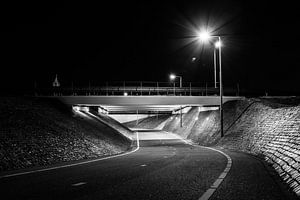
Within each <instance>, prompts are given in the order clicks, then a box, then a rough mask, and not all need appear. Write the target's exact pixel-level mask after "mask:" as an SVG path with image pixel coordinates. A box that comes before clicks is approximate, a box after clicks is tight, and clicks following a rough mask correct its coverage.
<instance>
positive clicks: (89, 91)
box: [88, 81, 91, 96]
mask: <svg viewBox="0 0 300 200" xmlns="http://www.w3.org/2000/svg"><path fill="white" fill-rule="evenodd" d="M88 94H89V96H90V95H91V81H89V93H88Z"/></svg>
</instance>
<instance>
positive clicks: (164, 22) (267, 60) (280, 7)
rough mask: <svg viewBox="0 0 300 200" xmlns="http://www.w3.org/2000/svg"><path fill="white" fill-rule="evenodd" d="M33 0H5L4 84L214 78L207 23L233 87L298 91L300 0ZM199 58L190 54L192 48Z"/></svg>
mask: <svg viewBox="0 0 300 200" xmlns="http://www.w3.org/2000/svg"><path fill="white" fill-rule="evenodd" d="M270 2H272V3H267V2H263V1H256V0H252V1H241V0H236V1H234V0H230V1H226V0H222V1H221V0H219V1H217V0H210V1H201V0H197V1H157V0H153V1H122V2H121V1H120V2H119V1H110V3H107V2H106V1H95V2H88V1H49V2H46V1H31V2H30V3H29V2H27V1H23V2H19V3H18V2H6V3H1V5H0V9H1V11H0V15H1V30H0V34H1V35H0V36H1V44H0V49H1V54H0V55H1V57H0V63H1V88H2V89H6V90H7V89H9V90H17V89H19V90H23V89H24V90H25V89H26V88H32V87H33V83H34V81H36V82H37V83H38V85H50V86H51V84H52V81H53V80H54V77H55V74H58V78H59V80H60V82H61V83H62V85H70V83H71V82H72V81H73V83H74V85H87V84H88V82H89V81H90V82H91V83H92V84H94V85H97V84H101V83H102V82H106V81H141V80H143V81H161V82H167V81H169V79H168V75H169V73H170V72H173V73H176V74H178V75H181V76H182V77H183V81H184V82H203V83H205V82H213V48H212V46H211V45H209V44H205V45H204V44H200V43H199V42H197V41H196V40H195V34H196V31H197V30H199V29H200V28H201V27H209V29H210V30H211V31H213V34H215V35H221V36H222V39H223V45H224V46H223V49H222V53H223V54H222V64H223V79H224V85H225V87H226V85H227V86H229V85H234V84H236V83H239V84H240V87H241V88H242V89H245V90H246V91H248V93H251V92H252V93H253V94H254V93H255V92H256V93H260V94H263V93H264V92H265V91H267V92H268V93H270V95H272V94H273V95H283V94H284V95H286V94H288V95H294V94H299V93H300V92H299V91H300V84H299V82H300V81H299V78H298V77H299V76H300V73H299V72H300V69H299V68H300V65H299V61H298V60H299V53H300V52H299V47H300V46H299V45H300V41H299V30H300V29H299V27H298V26H299V25H300V22H299V16H298V15H299V6H297V5H296V3H292V2H289V1H278V2H275V1H270ZM193 57H196V58H197V59H196V61H195V62H192V58H193Z"/></svg>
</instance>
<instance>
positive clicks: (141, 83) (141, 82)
mask: <svg viewBox="0 0 300 200" xmlns="http://www.w3.org/2000/svg"><path fill="white" fill-rule="evenodd" d="M142 95H143V82H141V96H142Z"/></svg>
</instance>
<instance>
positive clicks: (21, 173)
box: [0, 132, 140, 179]
mask: <svg viewBox="0 0 300 200" xmlns="http://www.w3.org/2000/svg"><path fill="white" fill-rule="evenodd" d="M136 140H137V147H136V149H134V150H132V151H129V152H126V153H122V154H118V155H114V156H108V157H105V158H99V159H95V160H88V161H83V162H80V163H74V164H68V165H62V166H57V167H49V168H44V169H37V170H32V171H27V172H20V173H15V174H7V175H3V176H0V179H2V178H8V177H13V176H21V175H25V174H32V173H37V172H44V171H50V170H54V169H61V168H66V167H73V166H77V165H83V164H87V163H92V162H97V161H100V160H108V159H111V158H117V157H121V156H126V155H129V154H132V153H134V152H136V151H137V150H139V148H140V143H139V136H138V132H136Z"/></svg>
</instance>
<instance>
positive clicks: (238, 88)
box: [237, 83, 240, 96]
mask: <svg viewBox="0 0 300 200" xmlns="http://www.w3.org/2000/svg"><path fill="white" fill-rule="evenodd" d="M237 96H240V84H239V83H237Z"/></svg>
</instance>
